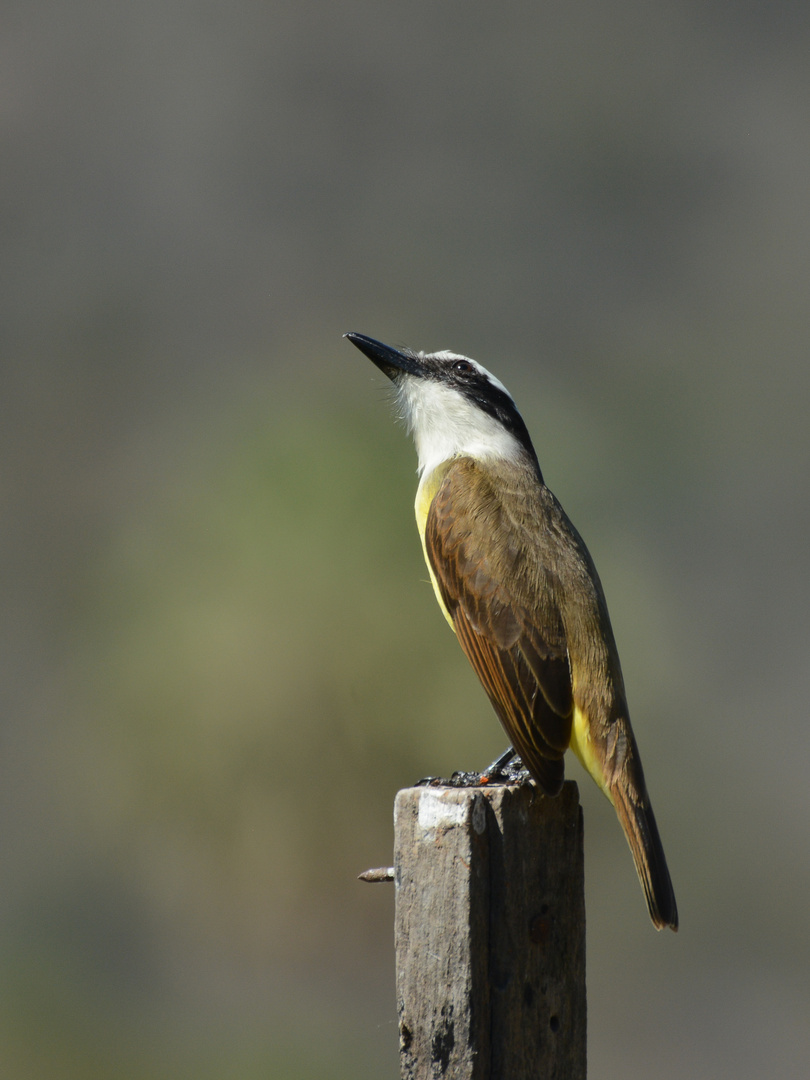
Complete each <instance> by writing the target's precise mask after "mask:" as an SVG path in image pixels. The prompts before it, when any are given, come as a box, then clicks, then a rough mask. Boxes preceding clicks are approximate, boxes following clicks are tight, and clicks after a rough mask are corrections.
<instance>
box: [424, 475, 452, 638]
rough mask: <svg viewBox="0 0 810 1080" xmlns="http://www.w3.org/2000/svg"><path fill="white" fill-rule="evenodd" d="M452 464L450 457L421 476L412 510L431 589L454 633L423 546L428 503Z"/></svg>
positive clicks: (431, 500)
mask: <svg viewBox="0 0 810 1080" xmlns="http://www.w3.org/2000/svg"><path fill="white" fill-rule="evenodd" d="M451 465H452V459H451V460H450V461H443V462H442V464H441V465H438V466H437V467H436V468H435V469H433V471H432V472H431V473H429V474H428V475H427V476H423V477H422V479H421V480H420V481H419V487H418V488H417V489H416V504H415V505H414V510H415V512H416V527H417V528H418V529H419V538H420V539H421V541H422V554H423V555H424V556H425V562H426V563H427V568H428V573H429V574H430V581H431V584H432V585H433V591H434V592H435V594H436V599H437V600H438V601H439V607H440V608H441V609H442V611H443V612H444V617H445V619H447V621H448V623H449V624H450V629H451V630H452V631H453V633H454V634H455V632H456V628H455V626H453V620H452V619H451V618H450V612H449V611H448V610H447V608H446V607H445V606H444V600H442V594H441V593H440V592H439V584H438V582H437V581H436V575H435V574H434V573H433V567H432V566H431V565H430V559H428V555H427V548H426V546H425V528H426V526H427V516H428V511H429V510H430V504H431V503H432V502H433V498H434V496H435V495H436V492H437V491H438V490H439V488H440V487H441V486H442V480H444V474H445V473H446V472H447V470H448V469H449V468H450V466H451Z"/></svg>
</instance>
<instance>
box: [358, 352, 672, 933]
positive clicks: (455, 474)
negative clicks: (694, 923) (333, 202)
mask: <svg viewBox="0 0 810 1080" xmlns="http://www.w3.org/2000/svg"><path fill="white" fill-rule="evenodd" d="M346 337H347V338H348V339H349V340H350V341H351V342H352V344H353V345H356V346H357V348H358V349H360V351H361V352H363V353H365V355H366V356H367V357H368V358H369V359H370V360H372V361H373V362H374V363H375V364H376V365H377V367H378V368H380V370H381V371H383V372H384V373H385V374H386V375H387V376H388V378H389V379H391V381H392V382H393V384H394V387H395V389H396V396H397V400H398V404H399V407H400V409H401V412H402V415H403V418H404V419H405V421H406V422H407V424H408V427H409V428H410V430H411V433H412V434H413V437H414V441H415V443H416V451H417V454H418V458H419V477H420V480H419V487H418V490H417V493H416V521H417V525H418V527H419V533H420V535H421V538H422V547H423V550H424V554H425V561H426V562H427V565H428V570H429V572H430V579H431V581H432V583H433V588H434V590H435V593H436V597H437V599H438V601H439V605H440V607H441V608H442V611H443V612H444V615H445V617H446V619H447V621H448V622H449V623H450V626H451V627H452V628H453V630H454V631H455V633H456V636H457V637H458V640H459V642H460V643H461V647H462V649H463V650H464V652H465V653H466V654H467V658H468V659H469V661H470V663H471V664H472V666H473V668H474V669H475V671H476V673H477V675H478V677H479V679H480V680H481V682H482V684H483V686H484V689H485V690H486V692H487V694H488V696H489V699H490V701H491V702H492V705H493V706H494V708H495V712H496V713H497V715H498V717H499V719H500V721H501V723H502V724H503V727H504V728H505V730H506V733H507V735H508V736H509V739H510V741H511V744H512V746H513V747H514V749H515V750H516V751H517V753H518V754H519V755H520V758H521V759H522V761H523V764H524V765H525V767H526V768H527V769H528V770H529V772H530V773H531V775H532V777H533V778H534V780H535V782H536V783H537V784H538V786H539V787H540V789H541V790H542V791H543V792H544V793H545V794H546V795H556V794H558V793H559V791H560V789H561V787H562V783H563V775H564V765H563V755H564V754H565V751H566V750H567V749H568V747H569V746H570V747H571V749H572V750H573V751H574V753H575V754H576V755H577V757H578V758H579V759H580V761H581V762H582V764H583V765H584V767H585V768H586V770H587V771H588V772H589V773H590V774H591V776H592V777H593V779H594V780H595V781H596V783H597V784H598V785H599V787H600V788H601V789H602V791H603V792H604V793H605V795H606V796H607V797H608V799H609V800H610V801H611V802H612V803H613V805H614V807H615V808H616V813H617V814H618V817H619V821H620V822H621V825H622V828H623V829H624V832H625V835H626V837H627V840H628V843H629V845H630V850H631V852H632V854H633V860H634V862H635V865H636V870H637V872H638V876H639V880H640V881H641V885H642V888H643V889H644V895H645V896H646V898H647V906H648V908H649V911H650V917H651V918H652V921H653V923H654V924H655V926H656V928H658V929H661V928H662V927H664V926H670V927H672V929H673V930H677V928H678V909H677V907H676V904H675V894H674V892H673V889H672V882H671V881H670V877H669V870H668V869H667V863H666V858H665V857H664V849H663V847H662V845H661V839H660V837H659V835H658V828H657V826H656V823H655V817H654V816H653V811H652V806H651V805H650V799H649V796H648V794H647V788H646V785H645V783H644V773H643V772H642V768H641V759H640V757H639V753H638V747H637V745H636V740H635V737H634V735H633V730H632V728H631V727H630V717H629V715H628V710H627V701H626V698H625V690H624V680H623V678H622V670H621V665H620V663H619V654H618V651H617V649H616V642H615V640H614V637H613V630H612V629H611V625H610V618H609V616H608V610H607V604H606V603H605V597H604V593H603V591H602V585H601V583H600V581H599V576H598V574H597V572H596V567H595V566H594V564H593V560H592V559H591V556H590V554H589V552H588V549H587V548H586V547H585V544H584V543H583V541H582V538H581V537H580V535H579V533H578V532H577V531H576V529H575V528H574V526H573V525H572V524H571V522H570V521H569V520H568V517H567V515H566V513H565V511H564V510H563V508H562V507H561V506H560V504H559V502H558V501H557V499H556V498H555V497H554V495H552V493H551V492H550V491H549V489H548V488H547V487H546V485H545V483H544V481H543V475H542V473H541V471H540V466H539V464H538V461H537V455H536V453H535V450H534V447H533V446H532V442H531V439H530V438H529V433H528V431H527V430H526V425H525V424H524V422H523V419H522V417H521V415H520V413H519V412H518V410H517V407H516V406H515V402H514V400H513V399H512V396H511V394H510V393H509V391H508V390H507V389H506V387H505V386H504V385H503V383H501V382H499V380H498V379H496V378H495V376H494V375H491V374H490V373H489V372H488V371H487V370H486V368H484V367H482V366H481V365H480V364H478V363H476V361H475V360H470V359H469V358H468V357H466V356H459V355H457V354H456V353H452V352H436V353H423V352H418V353H417V352H413V351H411V350H410V349H394V348H391V347H390V346H389V345H383V344H382V343H381V342H379V341H375V340H374V339H373V338H370V337H366V336H365V335H364V334H354V333H351V334H346Z"/></svg>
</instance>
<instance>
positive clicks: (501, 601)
mask: <svg viewBox="0 0 810 1080" xmlns="http://www.w3.org/2000/svg"><path fill="white" fill-rule="evenodd" d="M493 528H496V529H497V530H498V547H497V551H498V552H500V553H501V555H503V553H504V552H506V553H507V555H506V556H503V557H504V558H508V559H510V560H511V561H510V563H509V565H510V569H511V572H510V573H509V574H508V575H504V573H503V566H497V565H496V562H497V555H494V554H493V546H492V543H491V536H492V530H493ZM527 550H529V551H531V550H532V548H531V546H529V547H528V548H527V545H526V543H525V537H521V536H520V535H519V532H518V530H517V528H516V526H515V525H514V524H513V523H512V522H511V521H510V519H509V518H508V516H507V515H506V514H504V512H503V507H502V505H501V503H500V500H499V497H498V493H497V491H496V490H495V488H494V486H493V485H491V484H488V483H487V482H486V479H485V477H484V475H483V473H482V471H481V470H480V468H479V467H478V466H477V465H476V464H475V462H473V461H472V460H470V459H459V461H457V462H455V463H454V464H453V466H451V468H450V469H449V470H448V472H447V475H446V476H445V479H444V481H443V482H442V485H441V487H440V488H439V491H438V492H437V493H436V496H435V497H434V499H433V501H432V503H431V505H430V509H429V511H428V516H427V522H426V528H425V552H426V554H427V557H428V561H429V562H430V566H431V569H432V570H433V574H434V577H435V580H436V583H437V587H438V589H439V591H440V594H441V597H442V601H443V602H444V605H445V607H446V608H447V611H448V612H449V614H450V617H451V619H452V621H453V626H454V628H455V630H456V634H457V636H458V639H459V642H460V644H461V647H462V648H463V649H464V652H465V653H466V655H467V657H468V659H469V661H470V663H471V664H472V666H473V668H474V669H475V671H476V673H477V675H478V677H479V678H480V680H481V683H482V685H483V687H484V689H485V690H486V693H487V695H488V696H489V699H490V701H491V702H492V705H493V707H494V709H495V712H496V713H497V715H498V718H499V719H500V721H501V723H502V724H503V727H504V728H505V730H506V733H507V735H508V736H509V738H510V740H511V742H512V745H513V746H514V747H515V749H516V750H517V751H518V753H519V754H520V756H521V758H522V759H523V763H524V764H525V765H526V767H527V768H528V769H529V771H530V772H531V774H532V776H533V777H534V778H535V780H536V781H537V783H538V784H539V785H540V787H541V788H542V789H543V790H544V791H545V792H546V793H547V794H550V795H552V794H556V793H557V792H558V791H559V790H560V788H561V786H562V782H563V775H564V766H563V755H564V753H565V750H566V749H567V747H568V744H569V742H570V738H571V723H572V717H573V697H572V690H571V672H570V667H569V663H568V653H567V649H566V641H565V632H564V629H563V625H562V620H561V618H560V615H559V610H558V608H557V607H556V606H555V605H554V604H553V603H552V602H550V601H549V597H550V596H551V595H552V593H553V590H551V589H547V590H543V589H540V590H537V589H536V588H534V589H528V588H526V589H522V588H521V579H522V577H524V578H525V577H528V576H529V575H531V576H532V579H533V581H534V582H536V580H537V576H538V574H541V575H542V574H543V573H544V572H545V571H544V568H543V567H542V566H538V565H537V560H536V559H535V560H534V561H533V562H532V565H526V564H527V556H526V551H527ZM486 552H489V553H490V554H489V556H488V555H487V554H485V553H486ZM510 553H511V554H510ZM505 580H506V581H508V582H509V585H507V584H505ZM521 593H522V594H523V595H524V596H528V595H537V596H540V597H542V598H543V602H542V605H541V604H539V603H538V604H535V605H533V606H531V607H529V606H528V605H527V604H526V602H525V601H523V602H521V599H519V598H518V594H521Z"/></svg>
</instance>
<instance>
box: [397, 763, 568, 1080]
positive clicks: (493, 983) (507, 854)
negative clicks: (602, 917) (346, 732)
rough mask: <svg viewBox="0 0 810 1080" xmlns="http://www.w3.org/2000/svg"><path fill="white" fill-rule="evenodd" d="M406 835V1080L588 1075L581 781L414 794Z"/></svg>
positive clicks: (408, 802)
mask: <svg viewBox="0 0 810 1080" xmlns="http://www.w3.org/2000/svg"><path fill="white" fill-rule="evenodd" d="M394 831H395V843H394V848H395V850H394V863H395V871H396V877H395V880H396V926H395V939H396V962H397V1002H398V1011H399V1032H400V1050H401V1066H402V1072H401V1075H402V1077H403V1078H404V1080H530V1078H531V1080H535V1078H537V1080H540V1078H542V1080H585V1075H586V1066H585V1038H586V1001H585V901H584V861H583V849H582V812H581V809H580V806H579V799H578V792H577V787H576V784H575V783H572V782H568V783H566V784H565V786H564V788H563V791H562V793H561V794H560V795H559V796H558V797H557V798H555V799H548V798H544V797H543V796H542V795H540V794H539V792H537V790H536V789H535V788H534V787H532V786H530V785H523V786H515V787H512V786H509V787H507V786H493V787H489V788H487V787H475V788H461V789H458V788H431V787H419V788H408V789H406V790H404V791H400V792H399V794H398V795H397V799H396V805H395V811H394Z"/></svg>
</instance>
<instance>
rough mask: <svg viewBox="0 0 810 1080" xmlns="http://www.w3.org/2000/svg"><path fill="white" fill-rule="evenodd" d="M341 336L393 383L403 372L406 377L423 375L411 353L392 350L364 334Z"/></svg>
mask: <svg viewBox="0 0 810 1080" xmlns="http://www.w3.org/2000/svg"><path fill="white" fill-rule="evenodd" d="M343 336H344V337H347V338H348V339H349V341H350V342H351V343H352V345H356V346H357V348H358V349H359V350H360V352H361V353H364V354H365V355H366V356H367V357H368V358H369V360H371V361H373V363H375V364H376V365H377V367H378V368H379V369H380V371H382V372H383V373H384V374H385V375H387V376H388V378H389V379H392V380H393V381H394V382H396V381H397V379H398V378H399V376H400V375H401V374H402V373H403V372H405V373H406V374H408V375H423V374H424V372H423V371H422V368H421V366H420V364H419V361H418V359H417V358H416V356H415V355H414V354H413V353H410V352H401V351H400V350H399V349H393V348H392V347H391V346H390V345H383V343H382V342H381V341H375V340H374V338H370V337H366V335H365V334H344V335H343Z"/></svg>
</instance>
